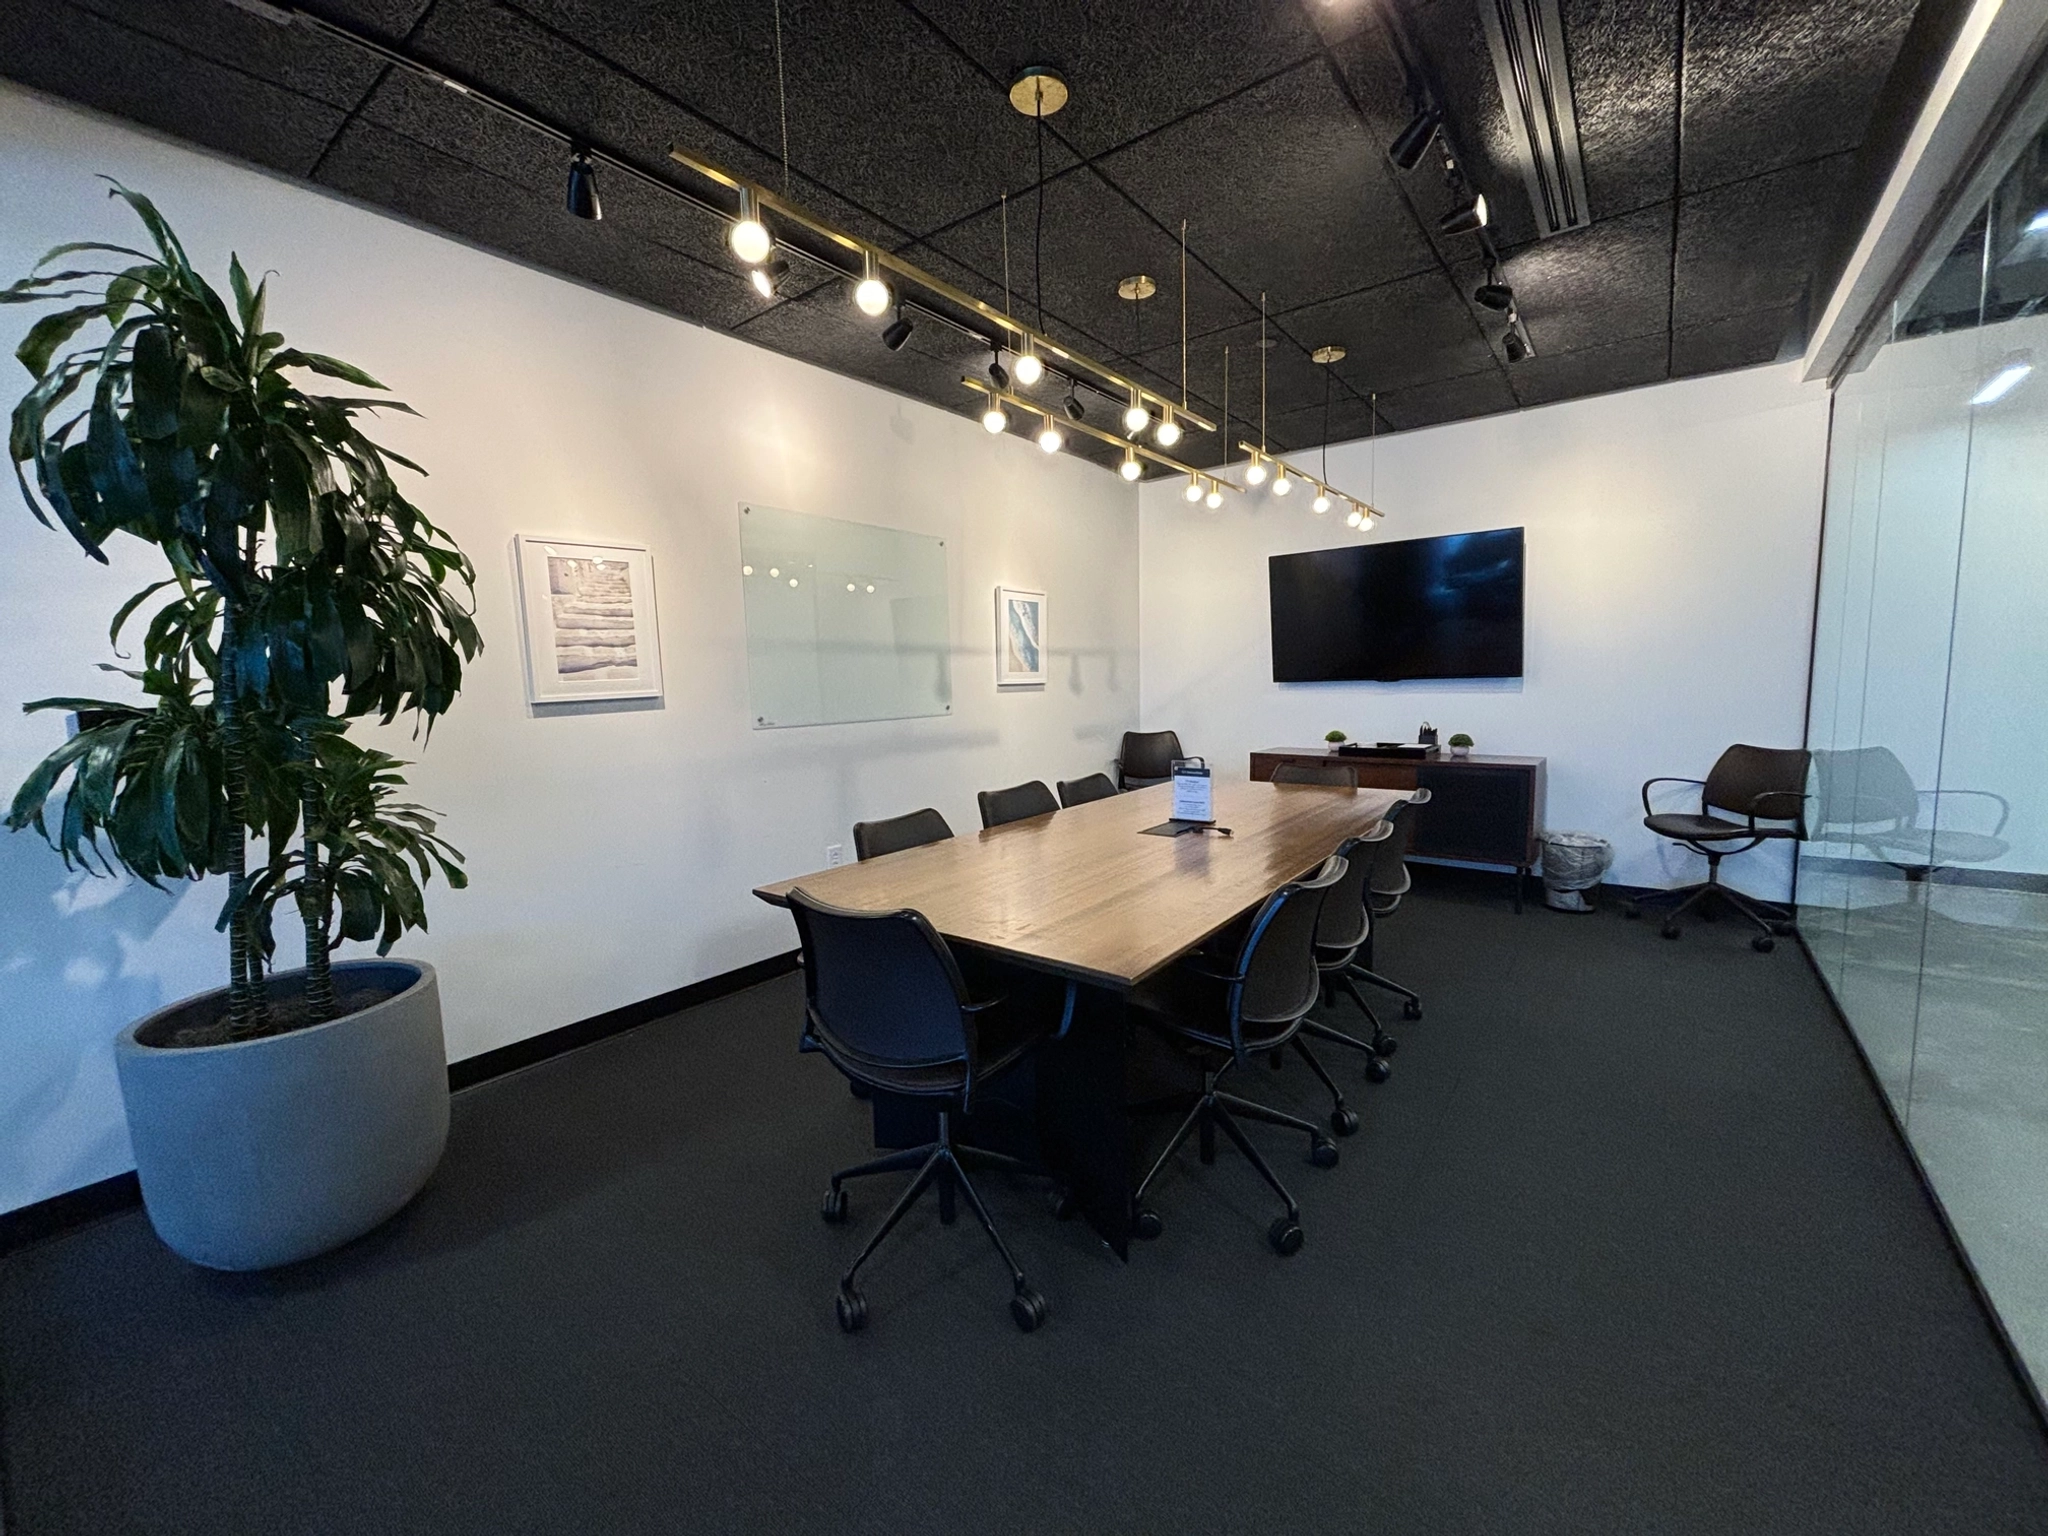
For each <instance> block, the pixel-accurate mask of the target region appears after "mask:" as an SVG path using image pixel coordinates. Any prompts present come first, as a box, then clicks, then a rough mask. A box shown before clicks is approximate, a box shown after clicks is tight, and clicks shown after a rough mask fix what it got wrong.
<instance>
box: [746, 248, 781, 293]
mask: <svg viewBox="0 0 2048 1536" xmlns="http://www.w3.org/2000/svg"><path fill="white" fill-rule="evenodd" d="M787 276H789V263H788V262H786V261H784V260H783V259H782V258H781V257H779V256H778V257H776V258H775V260H773V261H771V262H769V263H768V264H767V265H766V266H761V267H755V268H754V269H753V270H751V271H750V272H748V273H747V281H748V282H750V283H752V284H753V285H754V292H756V293H758V294H760V295H761V297H762V298H764V299H772V298H774V297H775V291H776V290H777V289H778V288H780V287H781V286H782V280H783V279H784V278H785V277H787Z"/></svg>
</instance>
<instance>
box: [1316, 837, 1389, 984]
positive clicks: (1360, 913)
mask: <svg viewBox="0 0 2048 1536" xmlns="http://www.w3.org/2000/svg"><path fill="white" fill-rule="evenodd" d="M1393 835H1394V824H1393V823H1392V822H1390V821H1382V822H1380V823H1379V824H1378V825H1376V826H1375V827H1374V828H1373V829H1372V830H1371V831H1370V832H1368V833H1366V834H1365V835H1364V836H1363V837H1350V838H1346V839H1345V840H1344V841H1343V842H1342V843H1340V844H1339V845H1338V847H1337V857H1338V858H1340V859H1342V860H1343V861H1344V877H1343V878H1342V879H1341V880H1339V881H1338V882H1337V883H1336V884H1335V885H1333V886H1331V887H1330V889H1329V891H1328V893H1327V894H1326V895H1325V896H1324V897H1323V909H1322V912H1321V914H1320V915H1319V916H1318V917H1317V918H1316V956H1317V963H1318V964H1320V965H1321V966H1322V967H1323V969H1324V970H1333V969H1338V968H1340V967H1342V966H1345V965H1348V964H1350V963H1351V957H1352V956H1353V955H1355V954H1356V953H1357V952H1358V949H1359V946H1361V945H1362V944H1364V943H1365V940H1366V936H1367V935H1368V934H1370V933H1371V932H1372V914H1371V913H1370V912H1368V911H1367V910H1366V905H1365V892H1366V881H1367V879H1368V878H1370V876H1371V875H1372V868H1373V860H1374V859H1376V858H1377V857H1378V856H1379V849H1380V845H1381V844H1383V843H1386V842H1388V841H1390V840H1391V839H1392V838H1393Z"/></svg>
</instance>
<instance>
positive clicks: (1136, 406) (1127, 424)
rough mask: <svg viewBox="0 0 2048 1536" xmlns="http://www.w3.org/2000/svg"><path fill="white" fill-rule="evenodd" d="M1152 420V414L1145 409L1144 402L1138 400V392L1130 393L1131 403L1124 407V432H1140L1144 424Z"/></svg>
mask: <svg viewBox="0 0 2048 1536" xmlns="http://www.w3.org/2000/svg"><path fill="white" fill-rule="evenodd" d="M1151 419H1152V413H1151V412H1150V411H1149V410H1147V409H1146V408H1145V402H1144V401H1143V400H1140V399H1139V398H1138V392H1137V391H1136V390H1135V389H1134V390H1132V391H1131V403H1130V404H1129V405H1127V406H1125V407H1124V430H1125V431H1126V432H1142V431H1144V430H1145V423H1146V422H1148V421H1150V420H1151Z"/></svg>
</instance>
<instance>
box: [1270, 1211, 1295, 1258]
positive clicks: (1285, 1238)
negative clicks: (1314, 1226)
mask: <svg viewBox="0 0 2048 1536" xmlns="http://www.w3.org/2000/svg"><path fill="white" fill-rule="evenodd" d="M1266 1241H1267V1242H1268V1243H1270V1244H1272V1246H1273V1251H1274V1252H1275V1253H1277V1254H1279V1255H1280V1257H1281V1258H1283V1259H1286V1258H1292V1257H1293V1256H1294V1255H1295V1254H1297V1253H1299V1252H1301V1223H1300V1222H1298V1221H1296V1220H1295V1219H1294V1218H1293V1217H1292V1216H1276V1217H1274V1218H1273V1225H1271V1226H1270V1227H1268V1228H1266Z"/></svg>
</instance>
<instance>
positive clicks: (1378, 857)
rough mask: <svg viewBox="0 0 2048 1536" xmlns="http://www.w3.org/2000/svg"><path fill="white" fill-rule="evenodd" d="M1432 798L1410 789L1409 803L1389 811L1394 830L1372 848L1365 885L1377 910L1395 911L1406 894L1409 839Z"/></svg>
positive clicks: (1388, 817) (1396, 804) (1389, 818)
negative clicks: (1418, 812)
mask: <svg viewBox="0 0 2048 1536" xmlns="http://www.w3.org/2000/svg"><path fill="white" fill-rule="evenodd" d="M1429 798H1430V797H1429V791H1428V790H1426V789H1414V790H1410V791H1409V792H1408V798H1407V799H1406V800H1396V801H1395V802H1394V804H1393V808H1392V809H1391V810H1389V811H1388V812H1387V823H1388V825H1389V826H1390V827H1392V828H1393V831H1392V833H1391V835H1389V836H1388V837H1387V839H1386V840H1385V841H1384V842H1380V843H1376V844H1375V845H1374V846H1373V860H1372V873H1371V874H1370V875H1368V876H1366V882H1365V883H1366V889H1368V890H1369V891H1371V892H1372V895H1373V905H1374V908H1375V909H1376V910H1377V911H1381V912H1391V911H1393V909H1394V908H1395V907H1396V906H1397V905H1399V904H1400V900H1401V898H1402V896H1404V895H1405V894H1407V891H1408V886H1409V884H1410V878H1409V874H1408V839H1409V838H1410V837H1411V836H1412V835H1413V834H1414V831H1415V812H1416V811H1417V810H1418V809H1419V808H1420V807H1422V806H1425V805H1427V804H1429Z"/></svg>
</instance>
